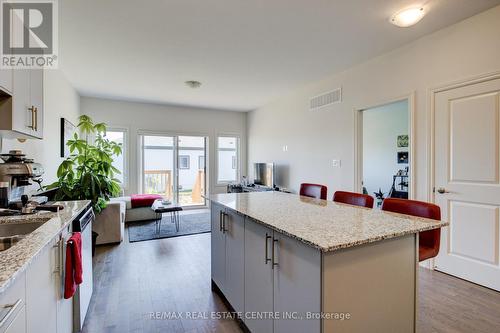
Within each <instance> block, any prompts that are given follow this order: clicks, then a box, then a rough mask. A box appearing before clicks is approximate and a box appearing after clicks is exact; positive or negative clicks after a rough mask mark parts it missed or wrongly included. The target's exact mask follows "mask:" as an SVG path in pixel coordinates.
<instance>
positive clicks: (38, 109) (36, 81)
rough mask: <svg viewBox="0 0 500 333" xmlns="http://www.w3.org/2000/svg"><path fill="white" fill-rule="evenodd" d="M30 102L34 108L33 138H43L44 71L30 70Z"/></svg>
mask: <svg viewBox="0 0 500 333" xmlns="http://www.w3.org/2000/svg"><path fill="white" fill-rule="evenodd" d="M30 101H31V103H30V104H31V108H33V113H34V115H33V120H34V124H33V128H32V133H33V136H34V137H36V138H39V139H42V138H43V70H41V69H32V70H30Z"/></svg>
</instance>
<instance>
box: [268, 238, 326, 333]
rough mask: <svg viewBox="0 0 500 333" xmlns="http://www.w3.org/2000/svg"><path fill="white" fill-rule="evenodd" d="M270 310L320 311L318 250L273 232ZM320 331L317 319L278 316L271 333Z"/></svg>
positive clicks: (296, 313)
mask: <svg viewBox="0 0 500 333" xmlns="http://www.w3.org/2000/svg"><path fill="white" fill-rule="evenodd" d="M272 246H273V247H274V260H273V262H274V263H275V264H276V265H275V266H274V283H273V287H274V290H273V291H274V311H275V312H278V313H280V314H281V315H283V314H286V315H289V316H292V315H297V316H299V318H301V317H302V318H303V319H306V317H305V316H306V313H307V312H312V313H315V314H319V313H320V312H321V253H320V251H319V250H316V249H314V248H313V247H311V246H308V245H305V244H304V243H302V242H300V241H297V240H295V239H293V238H290V237H288V236H285V235H282V234H279V233H277V232H275V233H274V236H273V245H272ZM303 332H321V320H319V319H308V320H294V319H290V318H280V319H279V320H275V321H274V333H303Z"/></svg>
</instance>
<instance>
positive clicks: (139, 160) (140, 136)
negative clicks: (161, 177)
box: [137, 129, 210, 210]
mask: <svg viewBox="0 0 500 333" xmlns="http://www.w3.org/2000/svg"><path fill="white" fill-rule="evenodd" d="M144 136H166V137H172V138H173V139H174V152H173V154H174V159H173V163H174V166H177V167H175V169H176V170H174V171H175V172H176V173H177V174H176V175H174V184H173V185H172V186H173V187H174V188H177V187H178V181H179V180H178V177H179V175H178V172H179V170H178V162H179V161H178V148H179V147H178V142H177V140H178V137H179V136H198V137H203V138H205V196H206V195H208V193H210V192H209V191H210V189H209V186H210V185H209V184H210V182H209V178H210V177H208V175H209V172H210V166H209V164H210V163H209V161H210V151H209V144H210V135H209V134H207V133H203V132H176V131H154V130H142V129H139V130H137V145H138V148H137V152H138V154H137V156H138V158H137V175H138V177H139V178H138V179H139V182H138V189H139V190H140V192H141V193H142V192H143V190H144V184H143V171H144V156H143V150H142V147H143V140H144ZM177 196H178V194H177ZM204 201H205V204H201V205H190V206H184V207H183V209H184V210H191V209H204V208H209V202H208V200H207V199H206V198H205V200H204Z"/></svg>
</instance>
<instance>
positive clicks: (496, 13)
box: [247, 6, 500, 200]
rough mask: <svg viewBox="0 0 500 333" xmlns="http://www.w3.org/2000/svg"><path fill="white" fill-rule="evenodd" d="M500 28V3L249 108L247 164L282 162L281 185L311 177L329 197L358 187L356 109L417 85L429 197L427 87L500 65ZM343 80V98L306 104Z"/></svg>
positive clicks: (420, 156) (421, 161)
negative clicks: (313, 106) (336, 164)
mask: <svg viewBox="0 0 500 333" xmlns="http://www.w3.org/2000/svg"><path fill="white" fill-rule="evenodd" d="M394 29H398V28H396V27H394ZM400 31H401V34H404V33H405V29H401V30H400ZM499 31H500V6H498V7H495V8H493V9H491V10H489V11H486V12H483V13H481V14H479V15H476V16H474V17H471V18H469V19H467V20H465V21H462V22H460V23H458V24H456V25H453V26H450V27H448V28H446V29H443V30H440V31H438V32H436V33H433V34H431V35H428V36H426V37H423V38H421V39H419V40H417V41H415V42H413V43H411V44H408V45H406V46H404V47H402V48H400V49H397V50H395V51H392V52H391V53H388V54H385V55H383V56H380V57H377V58H374V59H372V60H370V61H368V62H366V63H364V64H361V65H358V66H356V67H354V68H351V69H349V70H347V71H345V72H342V73H339V74H337V75H333V76H330V77H328V78H326V79H325V80H322V81H320V82H316V83H313V84H310V85H308V86H307V87H304V88H302V89H300V90H298V91H295V92H293V93H292V94H290V95H288V96H284V97H282V98H281V99H279V100H277V101H274V102H273V103H270V104H269V105H266V106H264V107H262V108H259V109H257V110H255V111H252V112H250V113H249V115H248V119H247V126H248V129H247V130H248V142H249V145H248V165H251V164H252V163H253V162H257V161H258V162H261V161H262V162H265V161H274V162H277V163H278V164H279V166H280V167H281V172H282V174H281V175H278V178H282V180H281V184H279V185H284V186H288V187H290V188H291V189H294V190H297V189H298V186H299V184H300V183H301V182H306V181H307V182H317V183H323V184H325V185H327V186H328V188H329V190H328V193H329V194H328V195H329V197H331V195H332V194H333V192H334V191H335V190H338V189H345V190H353V189H354V184H355V182H354V112H353V110H354V109H364V108H367V107H371V106H376V105H380V104H383V103H386V102H388V101H393V100H395V99H396V98H399V97H402V96H406V95H408V94H409V93H411V92H415V126H416V133H415V136H414V139H415V145H416V156H415V158H416V160H415V161H416V170H415V171H416V172H415V174H414V175H415V177H416V197H417V198H419V199H423V200H425V199H427V194H428V185H427V178H428V173H429V170H428V140H429V135H430V134H429V125H428V124H429V123H428V122H429V115H428V113H429V88H432V87H435V86H437V85H442V84H446V83H450V82H453V81H456V80H462V79H465V78H469V77H473V76H477V75H480V74H485V73H491V72H494V71H499V70H500V38H499ZM340 86H341V87H342V89H343V101H342V103H341V104H336V105H334V106H331V107H327V108H324V109H322V110H319V111H316V112H310V111H309V110H308V103H309V98H310V97H312V96H316V95H318V94H320V93H322V92H325V91H328V90H330V89H332V88H337V87H340ZM283 145H288V152H283V149H282V147H283ZM334 158H335V159H341V160H342V163H341V167H340V168H333V167H332V159H334Z"/></svg>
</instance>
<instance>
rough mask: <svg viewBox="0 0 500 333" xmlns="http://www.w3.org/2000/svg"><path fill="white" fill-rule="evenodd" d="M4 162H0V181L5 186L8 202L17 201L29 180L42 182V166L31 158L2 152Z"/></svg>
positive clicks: (30, 183)
mask: <svg viewBox="0 0 500 333" xmlns="http://www.w3.org/2000/svg"><path fill="white" fill-rule="evenodd" d="M1 157H2V159H3V160H4V161H5V162H4V163H0V183H2V184H4V185H8V186H7V191H6V192H7V200H8V202H9V203H10V202H12V201H19V200H20V198H21V196H22V195H23V194H24V192H25V190H26V189H27V187H29V186H31V185H32V182H31V181H34V182H36V183H38V184H40V183H41V182H42V179H41V176H42V175H43V173H44V170H43V167H42V165H41V164H39V163H34V162H33V160H29V159H25V158H24V155H22V154H19V153H17V154H14V153H12V152H9V154H2V155H1Z"/></svg>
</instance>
